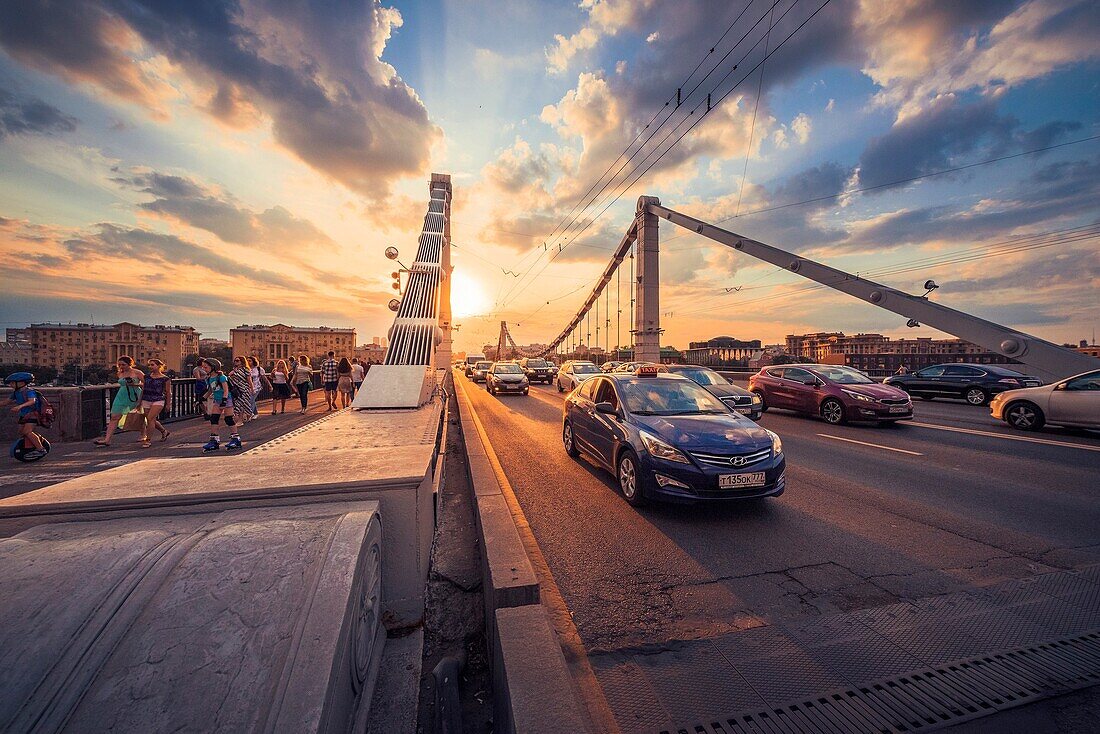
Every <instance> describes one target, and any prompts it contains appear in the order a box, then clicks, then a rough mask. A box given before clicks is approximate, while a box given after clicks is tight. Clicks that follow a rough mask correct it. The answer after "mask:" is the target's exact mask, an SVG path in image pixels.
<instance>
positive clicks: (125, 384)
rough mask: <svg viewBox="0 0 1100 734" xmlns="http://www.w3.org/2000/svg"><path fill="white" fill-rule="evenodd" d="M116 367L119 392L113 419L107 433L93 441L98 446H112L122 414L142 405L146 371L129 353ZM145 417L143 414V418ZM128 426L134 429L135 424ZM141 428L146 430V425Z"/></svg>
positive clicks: (119, 359)
mask: <svg viewBox="0 0 1100 734" xmlns="http://www.w3.org/2000/svg"><path fill="white" fill-rule="evenodd" d="M115 368H116V369H117V370H118V392H117V393H115V399H114V400H113V401H111V419H110V421H108V423H107V435H106V436H104V437H103V438H97V439H96V440H95V441H93V442H92V443H94V444H95V445H96V446H110V445H111V437H112V436H114V435H115V431H116V430H118V422H119V421H120V420H122V416H124V415H128V414H130V413H133V412H134V411H136V410H137V408H138V406H139V405H141V386H142V384H143V383H144V382H145V373H144V372H142V371H141V370H139V369H137V368H136V367H134V358H133V357H131V356H130V355H128V354H124V355H122V356H121V357H119V358H118V362H116V363H115ZM144 418H145V416H144V415H143V416H142V420H144ZM127 427H128V428H130V429H131V430H132V429H133V426H129V425H128V426H127ZM141 430H142V433H144V432H145V428H144V426H143V427H142V429H141Z"/></svg>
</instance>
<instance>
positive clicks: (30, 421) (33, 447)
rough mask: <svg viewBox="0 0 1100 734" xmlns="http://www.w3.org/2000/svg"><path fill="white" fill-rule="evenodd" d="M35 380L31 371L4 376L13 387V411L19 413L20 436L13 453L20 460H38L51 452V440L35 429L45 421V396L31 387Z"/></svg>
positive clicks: (6, 381)
mask: <svg viewBox="0 0 1100 734" xmlns="http://www.w3.org/2000/svg"><path fill="white" fill-rule="evenodd" d="M33 382H34V375H32V374H31V373H30V372H13V373H12V374H10V375H8V376H7V377H5V378H4V384H5V385H10V386H11V387H12V388H13V391H12V394H11V397H10V398H8V400H9V401H10V402H13V403H15V405H13V406H12V408H11V411H12V412H13V413H16V412H17V413H19V438H18V439H17V440H16V442H15V444H14V445H12V447H11V455H12V456H13V457H14V458H16V459H18V460H19V461H38V460H39V459H41V458H43V457H45V456H46V454H48V453H49V452H50V443H49V441H47V440H46V439H45V438H43V437H42V436H40V435H38V433H36V432H35V430H34V429H35V426H38V425H40V424H42V423H43V421H42V416H41V413H40V411H42V405H43V403H44V402H45V398H43V397H42V395H40V394H39V392H38V391H37V390H35V389H33V388H32V387H31V383H33ZM50 412H51V414H52V410H51V411H50Z"/></svg>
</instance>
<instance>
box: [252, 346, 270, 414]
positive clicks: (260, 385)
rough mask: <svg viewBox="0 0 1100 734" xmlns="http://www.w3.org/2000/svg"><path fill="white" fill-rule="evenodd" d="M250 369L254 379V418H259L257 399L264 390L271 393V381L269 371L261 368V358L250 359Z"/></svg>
mask: <svg viewBox="0 0 1100 734" xmlns="http://www.w3.org/2000/svg"><path fill="white" fill-rule="evenodd" d="M248 368H249V374H250V375H251V377H252V417H253V418H259V417H260V411H259V409H258V408H257V407H256V399H257V397H259V395H260V392H261V391H262V390H263V389H264V388H267V391H268V392H271V380H269V379H268V378H267V371H266V370H264V368H263V367H261V366H260V358H259V357H250V358H249V363H248Z"/></svg>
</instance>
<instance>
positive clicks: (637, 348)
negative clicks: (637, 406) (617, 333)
mask: <svg viewBox="0 0 1100 734" xmlns="http://www.w3.org/2000/svg"><path fill="white" fill-rule="evenodd" d="M660 205H661V200H660V199H658V198H657V197H656V196H639V197H638V208H637V210H636V213H635V216H634V227H635V230H636V239H635V250H636V251H637V261H638V272H637V275H636V279H637V285H636V286H635V287H636V290H637V294H638V295H637V296H636V303H635V310H634V359H635V361H638V362H660V361H661V252H660V249H661V248H660V239H659V237H658V232H657V228H658V226H659V224H660V221H661V219H660V217H658V216H657V215H656V214H654V213H653V211H652V208H651V207H653V206H660Z"/></svg>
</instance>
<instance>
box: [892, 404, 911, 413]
mask: <svg viewBox="0 0 1100 734" xmlns="http://www.w3.org/2000/svg"><path fill="white" fill-rule="evenodd" d="M890 412H891V413H908V412H909V408H908V407H906V406H904V405H891V406H890Z"/></svg>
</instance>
